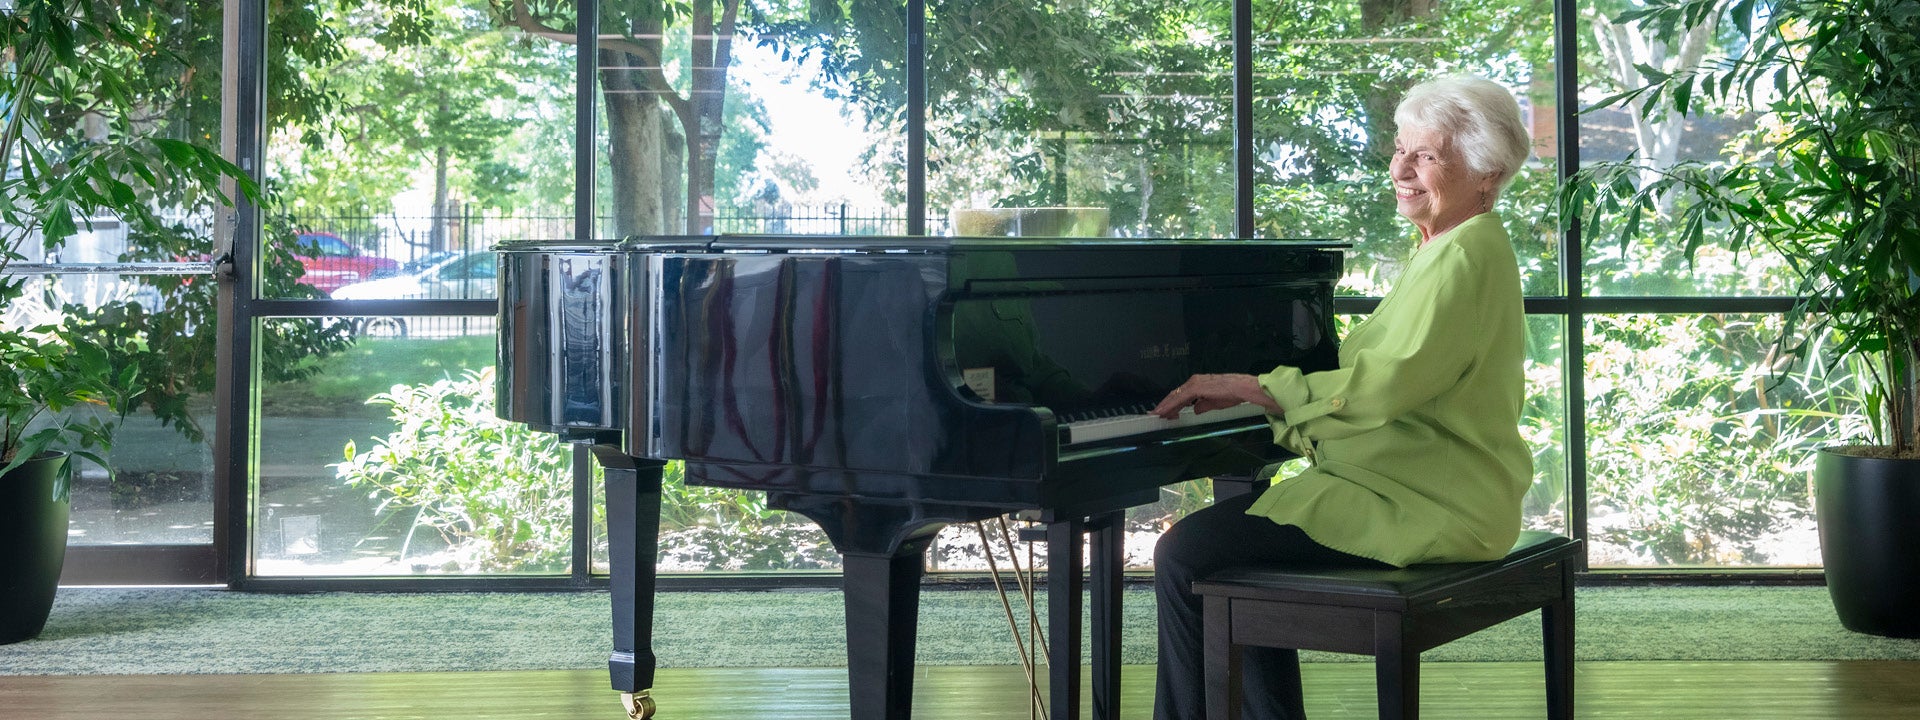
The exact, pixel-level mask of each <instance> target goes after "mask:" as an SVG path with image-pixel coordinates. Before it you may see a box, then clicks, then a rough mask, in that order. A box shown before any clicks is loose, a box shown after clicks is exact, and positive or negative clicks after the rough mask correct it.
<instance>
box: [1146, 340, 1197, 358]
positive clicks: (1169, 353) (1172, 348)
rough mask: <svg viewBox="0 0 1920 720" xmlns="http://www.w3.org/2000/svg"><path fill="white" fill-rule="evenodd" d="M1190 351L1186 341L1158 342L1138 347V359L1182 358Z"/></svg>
mask: <svg viewBox="0 0 1920 720" xmlns="http://www.w3.org/2000/svg"><path fill="white" fill-rule="evenodd" d="M1190 352H1191V350H1190V349H1189V347H1188V346H1187V344H1186V343H1178V344H1175V343H1159V344H1155V345H1148V346H1146V347H1143V348H1140V359H1141V360H1157V359H1160V358H1182V357H1186V356H1187V354H1188V353H1190Z"/></svg>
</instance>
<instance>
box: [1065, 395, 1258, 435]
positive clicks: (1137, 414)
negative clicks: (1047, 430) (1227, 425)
mask: <svg viewBox="0 0 1920 720" xmlns="http://www.w3.org/2000/svg"><path fill="white" fill-rule="evenodd" d="M1150 409H1152V407H1151V406H1142V407H1131V408H1124V409H1122V410H1118V411H1115V412H1116V413H1117V414H1114V415H1110V416H1107V417H1099V418H1091V419H1087V420H1079V421H1070V422H1065V423H1061V425H1060V428H1061V432H1062V440H1061V442H1060V444H1061V445H1081V444H1084V443H1090V442H1096V441H1100V440H1110V439H1113V438H1119V437H1131V436H1134V435H1144V434H1146V433H1150V432H1157V431H1160V430H1173V429H1175V428H1184V427H1192V426H1194V425H1212V424H1214V423H1221V422H1227V421H1231V420H1240V419H1243V418H1250V417H1258V416H1261V415H1264V414H1266V411H1265V410H1262V409H1261V408H1260V406H1259V405H1255V404H1253V403H1241V404H1239V405H1235V406H1233V407H1230V408H1221V409H1219V410H1214V411H1212V412H1208V413H1202V414H1199V415H1195V414H1194V412H1193V408H1190V407H1188V408H1181V409H1180V416H1179V417H1176V418H1174V419H1172V420H1164V419H1161V418H1159V417H1157V416H1154V415H1148V414H1146V413H1147V411H1148V410H1150Z"/></svg>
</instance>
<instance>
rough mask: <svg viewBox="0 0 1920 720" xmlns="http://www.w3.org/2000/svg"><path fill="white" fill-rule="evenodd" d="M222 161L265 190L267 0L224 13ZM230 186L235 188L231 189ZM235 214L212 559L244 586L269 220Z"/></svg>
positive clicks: (220, 243)
mask: <svg viewBox="0 0 1920 720" xmlns="http://www.w3.org/2000/svg"><path fill="white" fill-rule="evenodd" d="M222 37H223V41H224V42H223V43H222V49H223V52H222V68H223V74H224V75H225V78H226V80H225V82H223V83H222V84H221V88H222V89H221V96H222V98H221V100H222V102H221V133H220V143H221V154H222V155H223V156H225V157H226V158H227V159H228V160H229V161H231V162H233V164H235V165H237V166H239V167H240V169H241V170H243V171H245V172H246V173H247V175H248V176H249V177H251V178H252V179H253V181H254V182H255V183H258V184H260V185H261V186H264V185H265V182H264V177H265V173H264V172H263V170H264V168H262V167H261V164H262V158H264V157H265V156H266V80H267V76H266V48H267V42H266V39H267V5H266V2H265V0H229V2H228V3H227V4H226V7H225V10H224V11H223V22H222ZM225 184H227V185H228V186H231V184H232V183H231V181H228V182H227V183H225ZM228 197H231V198H233V199H234V207H233V213H232V215H230V216H229V217H228V218H227V219H225V220H224V221H217V222H216V223H215V232H216V233H217V234H218V235H221V236H224V237H216V238H215V247H216V254H217V255H220V256H223V257H224V262H223V264H222V265H220V266H219V270H220V271H224V272H217V273H216V277H217V278H218V283H219V299H218V301H217V302H218V309H217V312H218V314H217V316H216V317H217V318H218V323H217V330H216V339H215V345H216V347H217V348H218V350H217V352H216V357H217V360H216V361H215V362H216V364H217V366H216V370H215V373H216V375H215V381H214V403H215V405H214V406H215V407H216V408H218V411H217V413H216V414H215V417H214V434H213V445H214V447H213V458H214V467H213V472H214V509H213V514H214V538H213V542H214V558H215V562H216V563H217V564H218V565H219V567H218V568H217V572H218V574H219V575H218V578H219V580H220V581H221V582H224V583H226V584H228V585H229V586H232V587H240V586H242V585H244V584H245V583H246V581H247V580H248V579H249V578H251V577H252V575H253V552H252V545H253V538H252V535H251V532H250V529H251V527H252V523H253V501H254V499H255V493H254V492H253V489H254V482H253V480H254V477H253V474H252V473H253V469H254V468H255V467H257V466H258V465H257V463H255V462H253V460H254V456H255V453H256V452H257V449H256V447H255V443H254V426H253V423H254V420H255V418H254V416H253V409H254V408H255V407H256V405H257V403H256V402H254V398H253V388H254V385H255V384H256V380H257V379H258V364H259V358H258V357H257V351H256V349H257V348H258V347H259V346H260V345H259V340H260V334H259V329H258V328H257V327H256V319H257V315H256V314H255V308H254V303H255V300H256V299H257V298H258V296H259V292H258V277H259V273H258V267H257V258H258V256H259V253H258V249H259V246H260V238H261V226H262V221H263V216H262V214H261V210H260V207H259V206H258V205H256V204H255V203H254V202H253V201H251V200H249V199H248V198H247V197H246V196H244V195H242V194H240V193H237V192H232V191H231V187H229V192H228Z"/></svg>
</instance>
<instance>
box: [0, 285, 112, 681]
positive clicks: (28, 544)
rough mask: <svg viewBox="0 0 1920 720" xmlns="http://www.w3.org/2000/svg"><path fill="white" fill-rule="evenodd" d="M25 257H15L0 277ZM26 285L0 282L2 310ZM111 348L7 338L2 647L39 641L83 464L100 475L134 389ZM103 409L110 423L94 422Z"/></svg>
mask: <svg viewBox="0 0 1920 720" xmlns="http://www.w3.org/2000/svg"><path fill="white" fill-rule="evenodd" d="M20 257H21V256H20V255H19V254H18V253H16V252H13V251H12V250H11V249H9V250H8V251H7V252H6V254H5V255H4V256H0V272H4V270H5V266H6V265H7V264H8V263H9V262H12V261H14V260H17V259H19V258H20ZM23 286H24V281H23V280H22V279H20V278H17V277H14V276H6V275H0V302H13V301H15V300H18V299H19V298H20V297H21V295H22V294H23V290H24V287H23ZM113 365H114V363H113V361H112V358H111V357H110V356H109V354H108V351H107V349H106V348H103V347H101V346H100V345H98V344H95V343H91V342H88V341H87V340H86V339H85V338H77V337H74V336H73V335H72V334H71V333H70V332H68V331H63V330H62V329H61V328H58V327H52V326H41V327H35V328H27V329H17V328H0V549H3V550H0V644H5V643H11V642H18V641H21V640H26V639H28V638H31V637H34V636H35V635H38V634H40V629H41V627H42V626H44V625H45V624H46V621H47V614H48V612H49V611H50V610H51V609H52V608H53V595H54V589H55V587H56V586H57V585H58V583H59V580H60V568H61V565H62V563H63V562H64V561H65V558H66V548H67V511H68V505H67V497H68V488H69V487H71V484H72V483H71V480H72V477H73V472H74V463H72V462H70V461H69V459H70V457H72V456H77V457H81V458H85V459H88V460H92V461H93V462H95V463H98V464H100V465H102V466H105V464H106V461H105V459H104V458H103V457H102V456H101V455H100V453H102V452H104V451H106V450H107V448H108V445H109V441H110V433H109V430H110V428H111V420H110V418H111V417H112V413H113V411H114V410H115V409H116V408H117V407H120V405H119V404H118V403H116V402H115V400H116V398H121V397H125V396H126V394H127V391H130V390H133V389H135V384H134V382H133V377H132V376H131V373H127V372H123V373H119V374H116V373H115V372H114V369H113ZM88 406H98V407H99V408H100V409H102V410H104V411H106V413H105V414H104V415H102V414H96V413H92V412H87V410H86V408H87V407H88Z"/></svg>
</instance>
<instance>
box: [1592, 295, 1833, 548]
mask: <svg viewBox="0 0 1920 720" xmlns="http://www.w3.org/2000/svg"><path fill="white" fill-rule="evenodd" d="M1780 330H1781V322H1780V319H1779V317H1777V316H1771V315H1609V316H1596V317H1591V318H1589V319H1588V322H1587V330H1586V333H1587V350H1586V353H1587V358H1586V359H1587V367H1586V373H1587V467H1588V478H1587V485H1588V495H1589V497H1588V503H1589V504H1588V520H1587V530H1588V533H1589V535H1590V539H1591V545H1590V546H1589V550H1588V553H1589V557H1590V559H1591V562H1592V564H1593V565H1594V566H1596V567H1598V566H1609V565H1612V566H1674V565H1778V566H1804V565H1818V564H1819V562H1820V559H1819V541H1818V538H1817V536H1816V533H1815V529H1814V521H1813V516H1812V514H1811V513H1812V505H1811V499H1812V488H1811V486H1810V484H1809V479H1810V478H1809V471H1810V470H1811V469H1812V463H1813V453H1812V451H1813V449H1814V448H1816V447H1818V446H1821V445H1825V444H1829V443H1830V442H1832V441H1833V439H1834V438H1846V437H1861V436H1863V435H1864V434H1865V422H1866V419H1865V418H1862V417H1859V416H1856V415H1851V414H1850V413H1853V412H1855V410H1856V409H1857V408H1860V407H1864V403H1861V402H1860V401H1859V398H1860V397H1861V395H1860V393H1861V389H1860V386H1859V385H1858V384H1857V383H1856V382H1854V381H1853V379H1852V378H1850V377H1848V376H1845V375H1842V376H1834V377H1828V376H1824V375H1822V374H1821V373H1819V372H1818V371H1816V372H1812V373H1809V372H1806V371H1805V368H1800V367H1794V366H1792V365H1791V364H1790V363H1789V362H1787V361H1785V360H1782V359H1781V357H1780V356H1779V354H1777V352H1776V351H1775V349H1774V346H1773V345H1772V344H1771V343H1772V338H1774V337H1776V336H1777V335H1778V333H1779V332H1780ZM1815 356H1816V357H1817V356H1818V353H1816V355H1815Z"/></svg>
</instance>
